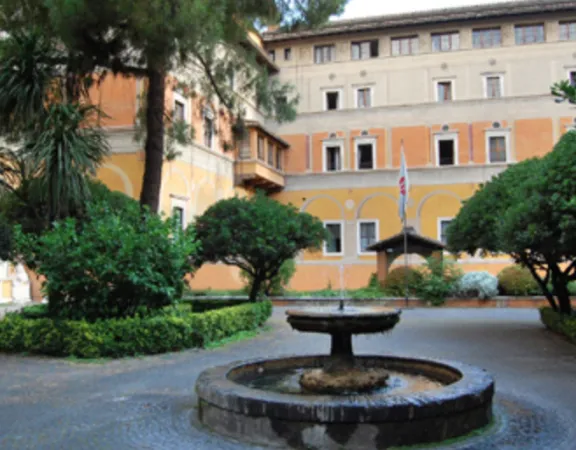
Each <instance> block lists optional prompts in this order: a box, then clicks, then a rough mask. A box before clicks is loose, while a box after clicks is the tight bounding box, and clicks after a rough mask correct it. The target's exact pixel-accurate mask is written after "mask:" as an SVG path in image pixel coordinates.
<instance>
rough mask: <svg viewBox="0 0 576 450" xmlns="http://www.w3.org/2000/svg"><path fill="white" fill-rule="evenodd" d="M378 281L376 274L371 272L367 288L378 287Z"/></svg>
mask: <svg viewBox="0 0 576 450" xmlns="http://www.w3.org/2000/svg"><path fill="white" fill-rule="evenodd" d="M381 287H382V286H380V281H379V280H378V274H376V273H371V274H370V279H369V280H368V289H380V288H381Z"/></svg>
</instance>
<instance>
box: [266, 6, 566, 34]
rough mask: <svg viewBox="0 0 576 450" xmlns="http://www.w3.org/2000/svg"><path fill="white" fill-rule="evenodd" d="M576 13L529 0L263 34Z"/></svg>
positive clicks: (350, 30) (338, 31) (351, 30)
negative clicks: (566, 12)
mask: <svg viewBox="0 0 576 450" xmlns="http://www.w3.org/2000/svg"><path fill="white" fill-rule="evenodd" d="M575 10H576V1H573V0H525V1H514V2H504V3H492V4H488V5H474V6H467V7H460V8H444V9H434V10H430V11H418V12H415V13H407V14H394V15H386V16H375V17H363V18H360V19H349V20H336V21H333V22H330V23H328V24H326V25H325V26H323V27H321V28H317V29H314V30H303V31H297V32H292V33H286V32H281V31H274V32H267V33H264V34H263V35H262V38H263V41H264V42H265V43H270V42H281V41H289V40H298V39H307V38H314V37H319V36H333V35H343V34H351V33H359V32H370V31H380V30H383V29H391V28H402V27H408V26H415V25H416V26H418V25H434V24H445V23H451V22H466V21H471V20H485V19H493V18H502V17H506V16H523V15H534V14H544V13H557V12H564V11H575Z"/></svg>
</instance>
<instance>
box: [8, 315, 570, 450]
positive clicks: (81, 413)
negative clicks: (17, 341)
mask: <svg viewBox="0 0 576 450" xmlns="http://www.w3.org/2000/svg"><path fill="white" fill-rule="evenodd" d="M270 324H271V325H272V330H271V331H268V332H265V333H263V334H262V335H260V336H258V337H257V338H255V339H252V340H249V341H243V342H238V343H234V344H230V345H228V346H225V347H221V348H218V349H215V350H211V351H204V350H192V351H186V352H182V353H176V354H170V355H163V356H156V357H147V358H142V359H129V360H121V361H111V362H106V363H95V364H86V363H73V362H67V361H58V360H54V359H44V358H34V357H20V356H2V355H0V449H2V450H10V449H35V450H40V449H66V450H68V449H69V450H81V449H114V450H124V449H159V450H171V449H174V450H176V449H192V450H204V449H206V450H208V449H209V450H212V449H218V450H219V449H223V450H228V449H230V450H232V449H234V450H236V449H246V448H253V447H248V446H245V445H242V444H239V443H235V442H230V441H226V440H223V439H221V438H219V437H218V436H215V435H212V434H210V433H208V432H206V431H204V430H202V429H199V428H196V427H195V426H192V425H191V422H192V424H195V419H194V417H195V413H194V409H195V403H196V399H195V396H194V382H195V380H196V377H197V376H198V374H199V373H200V372H201V371H202V370H203V369H204V368H207V367H210V366H213V365H219V364H225V363H227V362H231V361H235V360H239V359H245V358H254V357H261V356H279V355H286V354H297V353H300V354H303V353H310V354H313V353H325V352H326V351H327V350H328V345H329V341H328V338H327V337H324V336H318V335H306V334H299V333H296V332H293V331H291V330H290V329H289V328H288V326H287V325H286V323H285V320H284V310H283V309H281V308H277V309H276V311H275V313H274V316H273V318H272V319H271V321H270ZM354 345H355V350H356V352H357V353H374V354H385V353H389V354H398V355H406V356H425V357H432V358H442V359H454V360H460V361H463V362H466V363H469V364H473V365H477V366H480V367H484V368H486V369H488V370H489V371H491V372H492V373H493V374H494V375H495V378H496V383H497V386H496V389H497V392H498V394H497V395H498V397H497V398H498V399H499V401H500V402H509V401H512V402H513V401H515V400H520V401H521V402H526V405H529V406H530V405H533V406H534V408H535V409H536V410H537V411H538V413H539V414H540V419H538V420H536V421H532V422H531V425H530V426H529V427H526V426H524V425H522V427H524V428H530V427H531V428H530V429H528V430H524V431H525V432H526V433H544V434H546V433H550V434H558V435H561V438H562V441H563V442H568V444H563V443H560V442H559V441H556V442H555V443H554V445H553V446H552V447H549V446H546V447H542V446H540V447H538V446H536V444H534V446H536V447H535V448H538V449H539V448H542V449H543V450H544V448H546V450H547V449H548V448H553V449H554V450H562V449H564V448H565V449H566V450H574V449H575V448H576V444H574V442H576V435H575V433H574V430H573V429H572V428H574V427H573V426H571V425H572V424H573V423H576V389H575V387H576V346H574V345H571V344H569V343H567V342H566V341H564V340H562V339H561V338H560V337H558V336H556V335H554V334H551V333H549V332H547V331H546V330H545V329H544V328H543V327H542V326H541V325H540V323H539V320H538V314H537V312H536V311H533V310H519V309H493V310H484V309H478V310H470V309H468V310H450V309H442V310H428V309H421V310H409V311H404V312H403V315H402V321H401V322H400V324H399V325H398V326H397V328H396V329H395V330H394V331H393V332H392V333H390V334H388V335H375V336H369V337H360V338H357V339H356V340H355V343H354ZM511 399H512V400H511ZM521 409H522V408H520V409H519V411H520V413H522V411H521ZM522 414H524V413H522ZM524 415H525V416H529V408H528V409H526V410H525V414H524ZM548 419H549V420H548ZM522 427H521V428H522ZM520 432H522V430H521V431H520ZM571 433H572V434H571ZM526 439H532V438H530V437H526ZM498 442H499V443H496V444H495V443H494V442H493V441H490V440H487V441H486V442H484V443H482V442H480V441H479V442H478V443H475V444H471V445H468V446H467V447H465V448H467V449H473V450H475V449H488V448H489V449H498V450H501V449H522V450H526V449H527V448H528V447H527V446H526V444H525V443H522V442H523V441H522V440H521V439H515V438H513V437H509V438H508V439H507V440H506V441H498ZM503 442H504V443H503ZM527 442H537V441H534V440H532V441H527ZM458 448H463V447H458Z"/></svg>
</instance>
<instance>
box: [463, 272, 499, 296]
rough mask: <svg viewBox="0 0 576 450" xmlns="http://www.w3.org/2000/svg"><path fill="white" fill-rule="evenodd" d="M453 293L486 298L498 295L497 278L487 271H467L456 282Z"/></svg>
mask: <svg viewBox="0 0 576 450" xmlns="http://www.w3.org/2000/svg"><path fill="white" fill-rule="evenodd" d="M455 294H456V296H458V297H464V298H479V299H482V300H487V299H489V298H492V297H496V296H497V295H498V278H496V277H495V276H494V275H492V274H490V273H488V272H468V273H466V274H464V276H463V277H462V278H461V279H460V280H459V281H458V283H457V284H456V289H455Z"/></svg>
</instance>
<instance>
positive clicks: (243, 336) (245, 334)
mask: <svg viewBox="0 0 576 450" xmlns="http://www.w3.org/2000/svg"><path fill="white" fill-rule="evenodd" d="M270 330H271V327H270V326H263V327H260V328H258V329H256V330H249V331H240V332H239V333H236V334H233V335H232V336H228V337H226V338H224V339H220V340H218V341H213V342H208V343H207V344H206V345H205V346H204V348H205V349H207V350H212V349H215V348H220V347H224V346H225V345H228V344H233V343H235V342H242V341H246V340H248V339H252V338H255V337H256V336H258V335H260V334H262V333H264V332H267V331H270Z"/></svg>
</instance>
